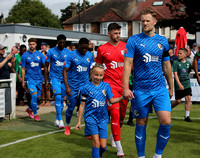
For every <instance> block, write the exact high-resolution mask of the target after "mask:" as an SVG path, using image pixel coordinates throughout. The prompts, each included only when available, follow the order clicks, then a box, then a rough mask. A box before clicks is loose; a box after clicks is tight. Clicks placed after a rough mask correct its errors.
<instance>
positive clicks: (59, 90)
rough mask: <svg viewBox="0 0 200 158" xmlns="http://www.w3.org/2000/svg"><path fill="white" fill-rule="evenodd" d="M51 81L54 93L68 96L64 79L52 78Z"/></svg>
mask: <svg viewBox="0 0 200 158" xmlns="http://www.w3.org/2000/svg"><path fill="white" fill-rule="evenodd" d="M50 83H51V89H52V91H53V95H57V94H61V95H62V96H66V88H65V83H64V81H59V80H57V79H52V80H51V81H50Z"/></svg>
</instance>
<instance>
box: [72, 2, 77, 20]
mask: <svg viewBox="0 0 200 158" xmlns="http://www.w3.org/2000/svg"><path fill="white" fill-rule="evenodd" d="M75 15H76V4H75V3H73V4H72V17H73V16H75Z"/></svg>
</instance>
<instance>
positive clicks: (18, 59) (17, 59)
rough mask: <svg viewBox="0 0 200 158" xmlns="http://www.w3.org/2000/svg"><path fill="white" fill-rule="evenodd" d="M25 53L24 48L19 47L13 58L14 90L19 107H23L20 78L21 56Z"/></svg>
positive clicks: (22, 90) (22, 89)
mask: <svg viewBox="0 0 200 158" xmlns="http://www.w3.org/2000/svg"><path fill="white" fill-rule="evenodd" d="M25 52H26V46H25V45H21V46H20V49H19V53H18V54H16V56H15V72H16V75H17V83H16V90H17V94H18V95H17V96H18V97H17V104H20V106H23V105H24V88H23V87H22V78H21V69H22V67H21V65H20V63H21V56H22V55H23V54H24V53H25Z"/></svg>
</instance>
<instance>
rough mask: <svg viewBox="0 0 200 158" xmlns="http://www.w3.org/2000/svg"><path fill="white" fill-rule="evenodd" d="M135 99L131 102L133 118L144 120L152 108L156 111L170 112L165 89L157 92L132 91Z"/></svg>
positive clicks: (168, 99) (167, 94)
mask: <svg viewBox="0 0 200 158" xmlns="http://www.w3.org/2000/svg"><path fill="white" fill-rule="evenodd" d="M133 95H134V96H135V98H133V99H132V101H131V106H132V110H133V117H135V118H146V117H147V116H148V113H150V112H152V106H153V107H154V110H155V111H156V112H157V111H170V112H171V103H170V97H169V92H168V89H167V88H161V89H160V90H157V91H149V92H143V91H133Z"/></svg>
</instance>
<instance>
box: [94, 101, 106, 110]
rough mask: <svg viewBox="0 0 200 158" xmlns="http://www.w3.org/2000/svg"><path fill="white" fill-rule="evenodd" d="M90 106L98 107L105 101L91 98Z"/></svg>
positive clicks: (103, 104)
mask: <svg viewBox="0 0 200 158" xmlns="http://www.w3.org/2000/svg"><path fill="white" fill-rule="evenodd" d="M92 106H93V107H94V108H98V107H100V106H105V101H98V100H96V99H93V101H92Z"/></svg>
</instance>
